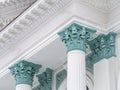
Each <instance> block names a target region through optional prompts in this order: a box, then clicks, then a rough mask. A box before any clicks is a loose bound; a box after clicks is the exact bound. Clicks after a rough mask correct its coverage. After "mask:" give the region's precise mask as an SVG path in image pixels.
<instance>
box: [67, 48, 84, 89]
mask: <svg viewBox="0 0 120 90" xmlns="http://www.w3.org/2000/svg"><path fill="white" fill-rule="evenodd" d="M67 58H68V78H67V90H86V83H85V81H86V69H85V52H83V51H80V50H73V51H70V52H68V54H67Z"/></svg>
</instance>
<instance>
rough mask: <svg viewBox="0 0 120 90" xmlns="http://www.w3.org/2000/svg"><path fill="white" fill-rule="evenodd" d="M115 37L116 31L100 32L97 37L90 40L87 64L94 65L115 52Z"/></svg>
mask: <svg viewBox="0 0 120 90" xmlns="http://www.w3.org/2000/svg"><path fill="white" fill-rule="evenodd" d="M115 37H116V33H114V32H110V33H109V34H108V35H104V34H100V35H99V36H98V37H97V38H95V39H94V40H92V41H90V42H89V46H90V49H91V51H92V53H90V54H89V55H88V56H87V58H86V60H87V65H88V66H89V67H92V65H93V64H94V63H96V62H98V61H100V60H102V59H104V58H105V59H108V58H110V57H112V56H116V54H115Z"/></svg>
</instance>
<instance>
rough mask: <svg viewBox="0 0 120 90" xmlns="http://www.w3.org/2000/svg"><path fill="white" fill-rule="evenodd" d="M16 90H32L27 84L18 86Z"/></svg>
mask: <svg viewBox="0 0 120 90" xmlns="http://www.w3.org/2000/svg"><path fill="white" fill-rule="evenodd" d="M16 90H32V87H31V86H30V85H27V84H19V85H17V86H16Z"/></svg>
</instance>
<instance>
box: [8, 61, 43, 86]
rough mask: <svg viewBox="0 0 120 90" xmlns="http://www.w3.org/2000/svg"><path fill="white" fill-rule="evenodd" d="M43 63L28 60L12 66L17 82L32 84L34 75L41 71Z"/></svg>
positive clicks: (11, 69)
mask: <svg viewBox="0 0 120 90" xmlns="http://www.w3.org/2000/svg"><path fill="white" fill-rule="evenodd" d="M40 67H41V65H38V64H33V63H31V62H27V61H24V60H22V61H20V62H19V63H17V64H15V65H14V66H12V67H10V68H9V69H10V71H11V73H12V75H14V77H15V80H16V84H17V85H18V84H28V85H32V82H33V76H34V75H35V73H37V72H38V71H39V68H40Z"/></svg>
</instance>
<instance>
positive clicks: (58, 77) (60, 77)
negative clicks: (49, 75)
mask: <svg viewBox="0 0 120 90" xmlns="http://www.w3.org/2000/svg"><path fill="white" fill-rule="evenodd" d="M66 77H67V71H66V70H65V69H63V70H62V71H60V72H58V73H57V75H56V90H58V89H59V87H60V85H61V83H62V82H63V80H64V79H65V78H66Z"/></svg>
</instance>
